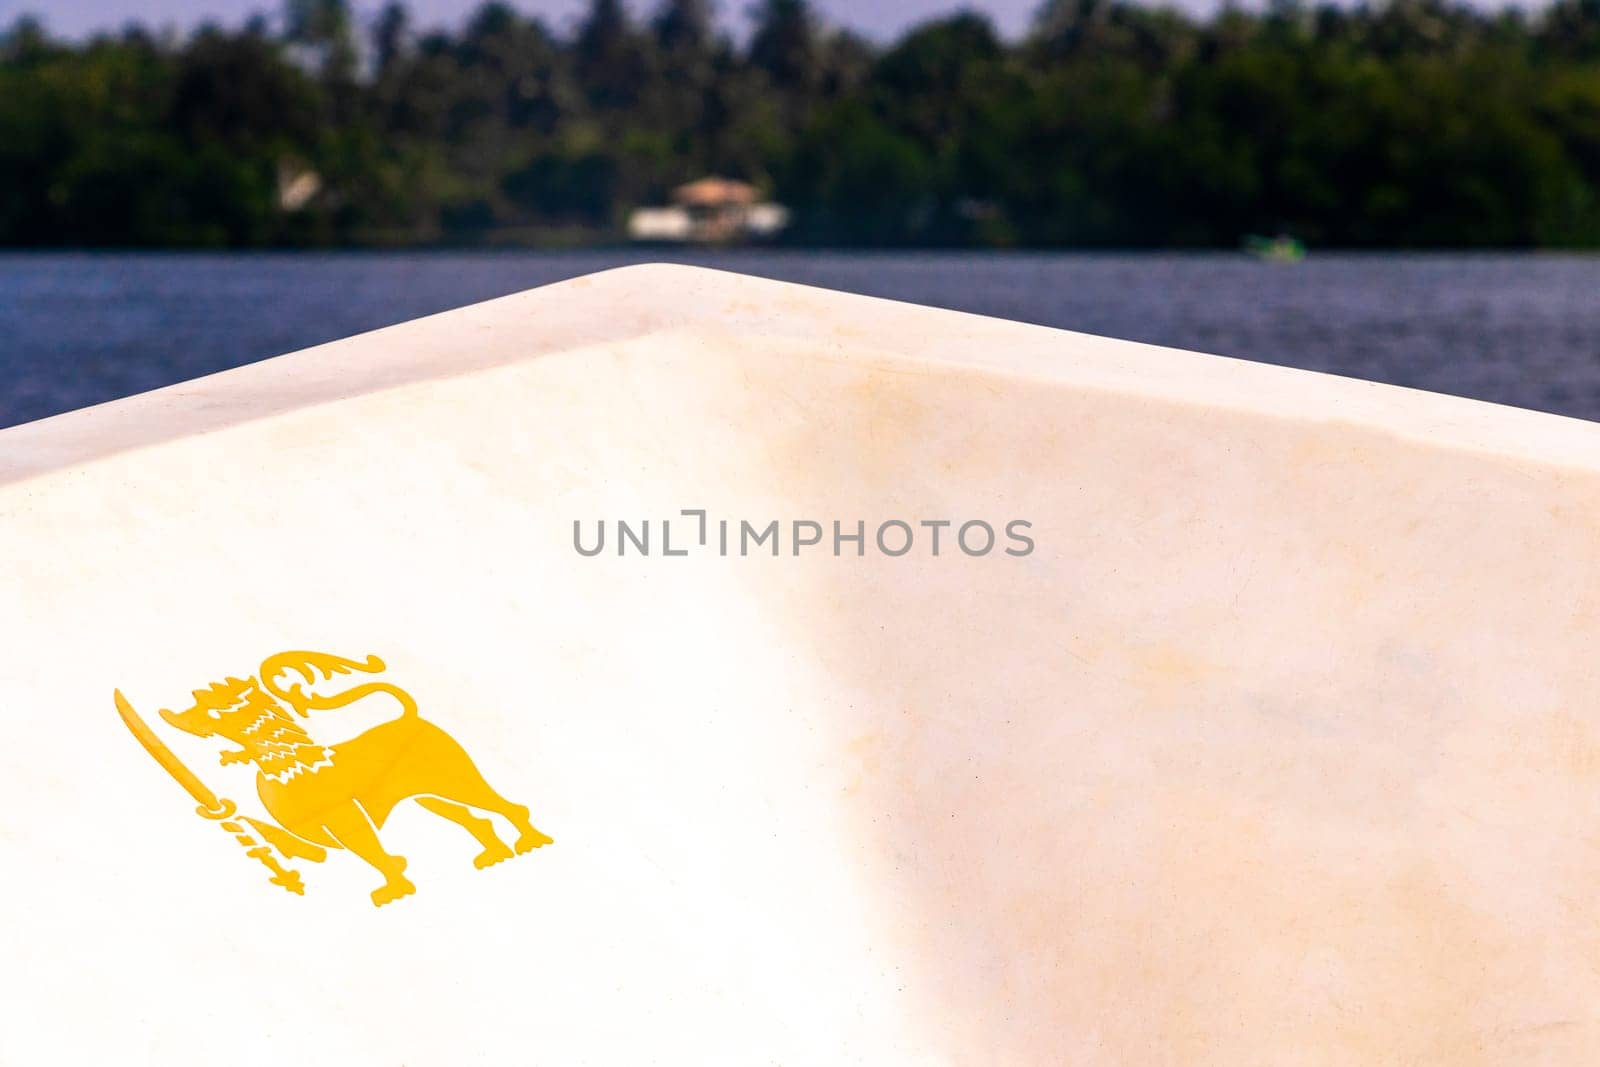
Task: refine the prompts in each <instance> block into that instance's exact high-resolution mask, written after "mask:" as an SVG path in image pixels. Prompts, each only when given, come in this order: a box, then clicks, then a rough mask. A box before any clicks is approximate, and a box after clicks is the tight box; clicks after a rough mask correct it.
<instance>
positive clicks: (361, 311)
mask: <svg viewBox="0 0 1600 1067" xmlns="http://www.w3.org/2000/svg"><path fill="white" fill-rule="evenodd" d="M660 258H663V257H662V256H661V255H659V254H654V255H650V256H642V255H638V254H634V253H629V252H574V253H544V252H540V253H404V254H388V253H339V254H304V253H285V254H271V255H180V254H152V255H123V254H61V255H58V254H45V255H31V254H24V255H0V426H4V425H10V424H13V423H18V422H25V421H28V420H30V419H37V418H42V417H44V416H46V415H52V414H55V413H57V412H61V411H68V410H71V409H72V408H76V407H82V406H83V405H85V404H93V403H97V402H99V401H102V400H110V399H112V398H114V397H118V396H124V395H127V394H129V393H135V392H140V391H142V390H145V389H153V388H155V387H157V386H161V385H167V384H170V383H172V382H177V381H182V380H184V379H186V378H193V377H196V376H197V375H201V374H208V373H210V372H212V371H217V370H222V369H224V368H227V367H233V366H237V365H238V364H241V363H249V362H251V361H253V360H258V359H264V358H266V357H268V356H273V355H277V354H278V353H281V352H288V351H292V350H294V349H297V348H304V347H305V346H307V345H312V344H317V343H319V342H322V341H329V340H333V339H335V338H339V337H344V336H347V335H349V334H352V333H358V332H360V331H363V330H370V329H373V328H376V327H379V326H386V325H389V324H391V323H395V322H401V321H404V320H406V319H410V318H414V317H416V316H418V315H425V314H429V313H431V312H435V311H443V310H446V309H448V308H452V307H457V306H459V305H462V304H468V303H472V302H474V301H478V300H484V299H488V298H490V297H495V296H500V295H503V294H505V293H510V292H515V291H517V290H520V289H526V288H529V287H531V286H535V285H543V284H545V283H547V282H553V281H557V280H560V279H562V278H568V277H572V276H574V275H578V274H585V273H588V272H590V271H595V270H602V269H604V268H607V267H613V266H618V265H621V264H624V263H630V262H638V261H640V260H643V259H660ZM684 261H685V262H695V263H700V264H703V265H706V266H713V267H720V268H723V269H727V270H736V271H743V272H745V273H749V274H760V275H766V276H768V277H773V278H783V279H787V280H790V281H798V282H805V283H808V284H812V285H822V286H828V287H831V288H836V289H847V290H851V291H854V292H861V293H871V294H874V295H878V296H887V297H893V298H895V299H899V300H911V301H916V302H918V303H923V304H934V305H938V306H941V307H949V308H959V309H961V310H964V311H975V312H980V313H982V314H986V315H999V316H1003V317H1005V318H1011V319H1022V320H1026V321H1029V322H1037V323H1043V324H1046V325H1050V326H1060V327H1065V328H1067V329H1073V330H1082V331H1085V332H1087V333H1097V334H1106V335H1109V336H1112V337H1125V338H1131V339H1133V340H1139V341H1151V342H1156V343H1159V344H1166V345H1174V346H1177V347H1180V348H1191V349H1198V350H1200V351H1205V352H1215V353H1221V354H1225V355H1232V356H1241V357H1243V358H1246V359H1254V360H1263V361H1266V362H1270V363H1283V364H1288V365H1291V366H1296V367H1307V368H1311V369H1315V370H1325V371H1333V372H1336V373H1339V374H1347V375H1351V376H1354V377H1357V378H1367V379H1370V380H1373V381H1382V382H1392V383H1395V384H1398V385H1410V386H1416V387H1419V388H1423V389H1433V390H1436V391H1439V392H1445V393H1456V394H1459V395H1462V396H1470V397H1476V398H1478V399H1482V400H1492V401H1496V402H1499V403H1503V404H1515V405H1518V406H1521V407H1531V408H1538V409H1541V410H1545V411H1554V412H1558V413H1561V414H1565V415H1576V416H1580V417H1583V418H1589V419H1600V257H1585V256H1535V255H1474V256H1457V255H1313V256H1312V257H1311V258H1309V259H1308V260H1306V261H1305V262H1304V263H1301V264H1298V265H1294V266H1282V265H1273V264H1266V263H1258V262H1256V261H1253V260H1250V259H1247V258H1245V257H1243V256H1238V255H1229V254H1204V255H1159V254H1143V255H1141V254H1127V255H1084V254H966V253H963V254H955V253H951V254H943V253H939V254H858V253H834V252H767V251H761V252H756V251H750V252H726V253H719V254H708V255H701V256H695V257H690V258H687V259H684Z"/></svg>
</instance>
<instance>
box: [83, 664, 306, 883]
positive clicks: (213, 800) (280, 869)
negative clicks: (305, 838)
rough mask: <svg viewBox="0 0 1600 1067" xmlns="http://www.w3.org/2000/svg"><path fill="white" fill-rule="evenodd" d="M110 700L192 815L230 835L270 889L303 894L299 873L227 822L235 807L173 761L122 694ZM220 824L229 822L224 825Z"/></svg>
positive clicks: (242, 828)
mask: <svg viewBox="0 0 1600 1067" xmlns="http://www.w3.org/2000/svg"><path fill="white" fill-rule="evenodd" d="M112 699H114V700H115V701H116V704H117V714H118V715H120V716H121V717H122V721H123V723H124V725H126V726H127V727H128V731H129V732H130V733H132V734H133V737H134V740H136V741H138V742H139V744H140V746H141V747H143V749H144V750H145V751H146V752H148V753H150V755H151V757H152V758H153V759H154V760H155V761H156V762H157V763H159V764H161V768H162V770H164V771H166V772H167V773H168V774H170V775H172V777H173V778H174V779H175V780H176V781H177V783H178V784H179V785H181V786H183V788H184V791H185V792H187V793H188V794H189V795H190V796H191V797H193V798H194V799H195V800H197V801H198V802H199V804H200V806H199V807H198V808H196V809H195V813H196V814H198V815H199V816H200V817H201V818H203V819H209V820H211V821H212V822H221V823H222V828H223V829H224V830H226V831H228V832H229V833H230V834H232V835H233V838H234V840H235V841H237V842H239V844H241V845H243V846H244V849H245V855H247V856H249V857H250V858H251V859H253V860H258V861H259V862H260V863H261V864H262V865H263V866H265V867H266V868H267V869H268V870H269V871H271V872H272V877H271V878H270V879H268V881H270V882H272V884H273V885H280V886H282V887H283V888H285V889H287V890H288V891H289V892H291V893H299V894H302V895H303V894H304V893H305V886H304V885H303V884H302V883H301V881H300V872H299V871H296V870H294V869H293V868H286V867H284V866H282V865H281V864H279V863H278V861H277V859H276V858H275V857H274V856H273V855H272V850H271V849H270V848H269V847H267V846H266V845H265V844H257V843H256V840H255V838H253V837H251V836H250V835H249V834H247V833H245V830H244V827H243V826H242V825H241V824H239V823H237V822H233V821H231V820H232V818H233V815H234V814H235V813H236V812H237V811H238V810H239V808H238V805H236V804H234V802H233V801H231V800H229V799H227V798H226V797H221V798H219V797H218V796H217V794H215V793H213V792H212V791H211V790H210V788H209V787H207V785H206V784H205V783H204V782H202V781H201V780H200V779H199V777H198V776H196V775H195V773H194V772H193V771H191V770H190V769H189V768H188V767H187V766H185V765H184V762H183V761H182V760H180V759H179V758H178V757H177V754H176V753H174V752H173V751H172V749H170V748H168V747H167V744H166V742H165V741H162V740H161V738H159V737H157V736H156V732H155V731H154V730H152V729H150V724H149V723H147V722H145V721H144V720H143V719H141V718H140V717H139V713H138V712H137V711H134V710H133V705H132V704H129V703H128V698H127V697H125V696H123V695H122V690H120V689H117V690H113V691H112ZM223 820H229V821H226V822H224V821H223Z"/></svg>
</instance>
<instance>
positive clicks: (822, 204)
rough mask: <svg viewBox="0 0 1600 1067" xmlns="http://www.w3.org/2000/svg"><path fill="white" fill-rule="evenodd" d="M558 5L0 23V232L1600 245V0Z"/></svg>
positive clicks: (338, 5)
mask: <svg viewBox="0 0 1600 1067" xmlns="http://www.w3.org/2000/svg"><path fill="white" fill-rule="evenodd" d="M647 14H648V17H647V18H646V19H643V20H638V19H636V18H635V16H634V15H633V14H631V13H630V11H629V10H628V9H627V8H626V7H625V6H624V5H623V3H622V2H621V0H593V2H592V5H591V7H590V9H589V11H588V14H587V16H586V17H585V18H584V20H583V21H582V23H581V25H579V26H578V27H576V30H575V32H573V33H570V34H560V33H556V32H554V31H553V30H552V29H551V28H550V27H549V26H547V25H545V24H544V23H542V22H541V21H539V20H538V19H535V18H530V17H528V16H526V15H524V14H522V13H520V12H518V11H517V10H516V9H515V8H513V7H511V6H508V5H506V4H501V3H489V4H486V5H484V6H483V7H482V8H480V9H479V10H478V11H477V12H476V13H475V14H474V15H473V16H472V17H471V18H470V19H469V20H467V21H466V23H465V24H464V25H463V26H461V27H460V28H458V29H456V30H453V31H451V32H444V31H439V30H427V31H423V30H419V29H418V28H417V27H415V26H414V25H413V23H412V20H411V19H410V18H409V16H408V14H407V11H406V9H405V8H404V7H403V6H401V5H400V4H391V5H390V6H388V7H386V8H384V9H383V10H382V11H381V13H379V14H377V15H376V17H374V18H371V19H369V20H366V21H365V22H363V23H360V24H358V22H357V20H355V19H354V18H352V16H351V14H350V11H349V9H348V8H347V7H346V6H345V2H344V0H290V2H289V3H288V4H287V5H286V7H285V8H284V9H283V11H281V12H279V13H276V14H275V15H274V16H273V17H272V18H270V19H269V18H266V17H261V18H257V19H255V20H253V21H252V22H251V23H249V24H248V25H246V26H245V27H244V28H242V29H240V30H223V29H219V28H216V27H203V28H201V29H200V30H198V31H196V32H194V33H192V34H189V35H187V36H184V37H181V38H178V37H173V36H170V35H157V34H153V33H151V32H149V31H147V30H144V29H140V28H138V27H131V28H129V29H127V30H125V31H123V32H121V33H118V34H116V35H105V36H100V37H97V38H94V39H92V40H88V41H81V42H65V41H61V40H56V39H52V38H51V37H49V36H48V35H47V34H46V33H45V32H44V31H43V30H42V28H41V26H40V24H39V23H37V22H36V21H34V20H31V19H23V20H20V21H18V22H17V23H15V24H14V25H13V26H12V27H11V28H10V29H9V30H7V31H5V32H4V34H3V36H0V243H5V244H11V245H35V246H37V245H119V246H155V245H181V246H265V245H307V244H313V245H314V244H336V243H362V244H402V243H406V244H409V243H431V242H457V243H460V242H497V243H510V242H518V243H551V242H572V241H582V240H594V239H608V238H612V237H614V236H615V235H616V234H617V233H618V232H619V226H620V224H621V222H622V219H623V217H624V216H625V213H626V212H627V210H628V209H629V208H631V207H632V206H634V205H638V204H644V203H651V202H659V201H661V200H662V199H663V197H664V196H665V194H666V193H667V191H668V190H669V189H670V188H671V187H672V186H673V185H675V184H676V183H679V182H682V181H685V180H687V179H690V178H693V177H697V176H699V175H702V174H707V173H718V174H725V175H730V176H734V177H743V178H747V179H749V180H751V181H754V182H756V183H757V184H759V185H761V186H762V187H764V188H766V189H768V190H770V191H771V192H772V193H773V195H775V196H776V197H777V198H778V199H779V200H781V201H783V202H785V203H787V204H788V205H790V206H791V208H792V209H793V211H794V225H793V226H792V228H791V229H790V231H789V234H788V236H787V239H789V240H793V241H798V242H814V243H839V244H850V243H869V244H942V245H963V244H978V245H1024V246H1026V245H1039V246H1063V245H1072V246H1106V245H1122V246H1150V245H1193V246H1207V245H1212V246H1215V245H1234V244H1236V243H1237V242H1238V241H1239V239H1240V237H1241V236H1242V235H1244V234H1247V233H1274V232H1279V231H1287V232H1290V233H1294V234H1296V235H1297V236H1300V237H1302V238H1304V239H1306V240H1308V241H1310V242H1312V243H1314V244H1320V245H1341V246H1395V245H1403V246H1488V245H1494V246H1530V245H1541V246H1596V245H1600V0H1559V2H1557V3H1556V4H1555V5H1554V6H1552V7H1548V8H1545V9H1543V10H1541V11H1538V12H1535V13H1519V12H1517V11H1515V10H1507V11H1499V12H1485V11H1481V10H1476V9H1473V8H1469V7H1466V6H1452V5H1449V4H1446V3H1443V2H1441V0H1391V2H1389V3H1387V4H1385V5H1383V6H1378V7H1368V6H1355V7H1348V6H1346V7H1336V6H1326V7H1316V8H1312V7H1305V6H1301V5H1300V4H1298V3H1296V2H1295V0H1277V2H1275V3H1274V4H1273V5H1272V6H1271V7H1270V8H1269V9H1268V10H1267V11H1265V12H1264V13H1259V14H1256V13H1245V12H1242V11H1240V10H1237V9H1233V8H1224V9H1223V10H1222V11H1221V12H1220V13H1219V14H1217V15H1215V16H1213V17H1211V18H1209V19H1204V20H1200V19H1195V18H1191V17H1188V16H1185V15H1183V14H1181V13H1178V12H1176V11H1173V10H1167V9H1160V8H1148V7H1141V6H1134V5H1130V4H1126V3H1122V2H1120V0H1048V2H1047V3H1046V4H1045V5H1044V7H1043V8H1042V9H1041V10H1040V11H1039V13H1038V17H1037V19H1036V22H1035V24H1034V28H1033V30H1032V31H1031V33H1030V34H1029V35H1028V36H1027V37H1026V38H1025V39H1023V40H1021V41H1016V42H1010V41H1004V40H1001V39H1000V38H999V37H998V36H997V35H996V33H995V31H994V29H993V27H992V26H991V25H990V24H989V22H988V21H987V20H986V19H984V18H983V17H982V16H979V15H975V14H959V15H955V16H952V17H949V18H944V19H940V20H938V21H934V22H930V23H927V24H924V25H921V26H918V27H915V28H914V29H912V30H911V31H909V32H908V33H907V34H905V36H903V37H902V38H901V39H900V40H899V41H897V42H894V43H893V44H892V45H888V46H884V47H879V46H874V45H872V44H870V43H868V42H867V41H864V40H862V39H860V38H859V37H856V36H854V35H852V34H850V33H847V32H843V31H839V30H836V29H831V28H829V27H826V26H823V25H821V24H820V23H819V21H818V20H817V18H816V17H815V16H814V14H813V13H812V11H811V10H810V9H809V8H808V7H807V4H806V0H760V3H759V5H758V7H757V8H756V9H755V11H754V12H753V17H754V19H753V32H752V33H751V35H750V36H749V38H748V39H747V40H746V41H744V42H742V43H739V44H736V43H735V42H733V41H732V40H730V38H729V37H728V36H727V35H726V34H724V33H723V32H721V31H720V30H719V28H718V25H717V23H716V21H715V19H714V18H713V12H712V10H711V8H710V3H709V0H663V2H662V4H661V6H660V7H659V8H658V9H657V10H655V11H652V12H648V13H647Z"/></svg>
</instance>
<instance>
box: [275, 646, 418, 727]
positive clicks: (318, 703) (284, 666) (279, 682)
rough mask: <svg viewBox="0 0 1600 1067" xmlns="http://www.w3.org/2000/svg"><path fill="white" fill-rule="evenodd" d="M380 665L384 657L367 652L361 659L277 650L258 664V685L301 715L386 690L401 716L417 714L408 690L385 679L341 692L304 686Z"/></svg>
mask: <svg viewBox="0 0 1600 1067" xmlns="http://www.w3.org/2000/svg"><path fill="white" fill-rule="evenodd" d="M383 669H384V663H383V660H381V659H379V658H378V657H377V656H368V657H367V658H366V660H365V662H363V661H361V660H354V659H346V658H345V657H343V656H334V655H330V654H329V653H327V652H280V653H278V654H277V655H276V656H269V657H268V658H267V659H266V660H265V661H264V662H263V663H262V664H261V674H260V678H261V685H262V687H263V688H265V689H266V690H267V692H269V693H271V694H272V695H273V696H275V697H277V698H278V699H279V700H282V701H283V702H285V703H286V704H288V705H289V706H290V707H292V708H294V710H295V711H297V712H299V713H300V714H301V715H304V714H306V712H308V711H327V710H329V709H331V708H342V707H344V706H346V705H347V704H353V703H355V702H356V701H358V700H360V699H362V698H363V697H369V696H373V695H374V694H377V693H388V694H389V695H390V696H392V697H394V698H395V699H396V700H398V701H399V702H400V707H401V717H402V718H403V717H406V716H414V715H416V713H417V702H416V701H415V700H413V699H411V694H410V693H407V692H406V691H405V690H404V689H401V688H400V687H399V686H397V685H390V684H389V683H388V682H367V683H365V684H363V685H358V686H355V687H354V688H352V689H346V690H345V691H344V692H342V693H332V694H329V695H326V696H324V695H323V694H321V693H317V692H313V691H310V690H308V689H307V687H308V686H314V685H316V684H317V683H318V682H319V681H326V680H328V679H331V678H332V677H333V676H334V675H336V674H349V673H351V672H352V671H360V672H361V673H362V674H378V673H380V672H381V671H382V670H383Z"/></svg>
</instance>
